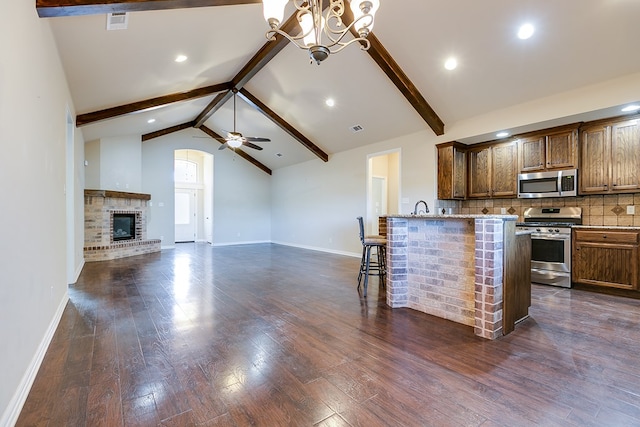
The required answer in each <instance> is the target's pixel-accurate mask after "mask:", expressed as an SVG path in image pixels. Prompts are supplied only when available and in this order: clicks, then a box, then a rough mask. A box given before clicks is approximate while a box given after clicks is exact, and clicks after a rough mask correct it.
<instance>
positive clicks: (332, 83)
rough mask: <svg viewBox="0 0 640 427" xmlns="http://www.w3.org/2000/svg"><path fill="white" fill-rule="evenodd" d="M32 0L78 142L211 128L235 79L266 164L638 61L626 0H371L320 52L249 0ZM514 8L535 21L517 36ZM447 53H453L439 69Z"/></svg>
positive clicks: (609, 73) (224, 119)
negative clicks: (124, 18)
mask: <svg viewBox="0 0 640 427" xmlns="http://www.w3.org/2000/svg"><path fill="white" fill-rule="evenodd" d="M36 9H37V11H38V13H39V15H40V16H41V17H43V19H49V20H50V21H51V26H52V29H53V33H54V36H55V38H56V42H57V45H58V50H59V54H60V57H61V59H62V63H63V66H64V68H65V72H66V74H67V79H68V82H69V86H70V90H71V93H72V96H73V100H74V104H75V108H76V111H77V112H78V116H77V125H78V126H80V127H81V128H82V131H83V135H84V136H85V139H86V140H87V141H89V140H93V139H98V138H104V137H112V136H121V135H142V139H143V141H145V143H153V141H154V139H155V138H156V137H158V136H161V135H164V134H167V133H171V132H180V131H182V130H183V129H186V128H191V127H196V128H199V129H200V131H201V132H200V133H199V134H198V135H201V136H202V137H204V138H210V137H216V136H219V135H223V134H224V131H225V130H231V129H232V127H233V102H232V99H231V98H232V96H233V93H232V92H231V90H232V89H237V90H238V100H237V127H238V130H239V131H241V132H242V133H243V134H244V135H251V136H262V137H268V138H270V139H271V140H272V142H271V143H269V144H265V145H263V147H264V150H262V151H255V150H251V149H248V148H244V149H243V150H244V151H245V152H246V154H245V155H243V156H244V157H245V158H247V160H249V161H251V162H252V163H254V164H255V165H256V166H258V167H260V168H261V169H263V170H265V172H269V171H270V170H272V169H277V168H280V167H284V166H288V165H291V164H295V163H299V162H303V161H307V160H311V159H318V160H319V161H327V160H328V159H329V158H330V156H331V154H334V153H337V152H340V151H344V150H348V149H352V148H355V147H359V146H363V145H366V144H371V143H374V142H378V141H382V140H388V139H392V138H394V137H398V136H402V135H406V134H410V133H415V132H418V131H421V130H425V129H426V130H429V131H430V132H433V133H435V134H437V135H441V134H443V133H444V134H445V135H446V129H447V126H448V125H450V124H452V123H455V122H457V121H461V120H465V119H468V118H471V117H474V116H477V115H481V114H483V113H486V112H488V111H492V110H496V109H500V108H505V107H508V106H512V105H515V104H519V103H523V102H527V101H530V100H533V99H536V98H540V97H544V96H549V95H552V94H555V93H558V92H562V91H567V90H571V89H574V88H578V87H581V86H585V85H589V84H594V83H598V82H601V81H604V80H609V79H613V78H616V77H619V76H623V75H627V74H632V73H636V72H640V55H637V54H635V50H636V49H635V44H636V43H637V40H638V39H640V26H639V25H637V17H638V16H640V2H638V1H634V0H587V1H585V0H565V1H562V2H558V1H557V0H520V1H517V2H514V1H512V0H490V1H485V2H469V1H468V0H434V1H424V0H404V1H402V2H398V1H390V0H382V1H381V6H380V9H379V11H378V14H377V15H376V23H375V28H374V31H373V34H372V36H370V41H371V42H372V47H371V49H370V50H369V51H367V52H364V51H361V50H360V49H358V48H357V46H356V45H354V46H350V47H348V48H347V49H345V50H344V51H342V52H341V53H339V54H336V55H332V56H331V57H329V58H328V59H327V60H326V61H325V62H323V63H322V64H321V65H319V66H318V65H316V64H310V61H309V59H308V56H307V53H306V52H305V51H303V50H300V49H297V48H295V47H294V46H292V45H291V44H289V43H287V42H286V41H284V40H281V41H275V42H269V41H267V40H266V38H265V32H266V30H267V24H266V23H265V22H264V20H263V17H262V4H261V1H260V0H173V1H167V0H162V1H161V0H120V1H117V2H115V1H105V0H102V1H98V0H36ZM119 11H128V12H130V13H129V19H128V29H126V30H116V31H107V30H106V22H107V17H106V13H107V12H119ZM287 12H288V14H287V16H290V15H292V14H293V12H294V8H293V6H292V5H291V4H290V5H289V6H288V9H287ZM348 19H349V18H347V20H348ZM524 22H532V23H533V24H535V25H536V33H535V34H534V37H532V38H531V39H529V40H524V41H523V40H519V39H518V38H517V37H516V36H515V33H516V31H517V28H518V26H519V25H520V24H522V23H524ZM288 25H290V26H291V27H294V19H293V18H291V19H290V20H289V23H288ZM179 54H183V55H186V56H187V57H188V59H187V61H185V62H182V63H177V62H175V61H174V59H175V57H176V56H177V55H179ZM451 55H453V56H456V57H457V59H458V62H459V64H460V65H459V67H458V68H457V69H456V70H453V71H448V70H445V68H444V67H443V63H444V61H445V59H446V58H447V57H449V56H451ZM329 97H331V98H333V99H335V102H336V105H335V106H334V107H332V108H330V107H327V106H326V105H325V103H324V101H325V99H326V98H329ZM150 119H155V121H154V122H153V123H148V121H149V120H150ZM354 126H359V127H361V128H362V130H361V131H360V132H353V130H352V128H353V127H354ZM496 130H498V129H496ZM190 137H193V136H190ZM185 148H188V147H185Z"/></svg>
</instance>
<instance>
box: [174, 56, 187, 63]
mask: <svg viewBox="0 0 640 427" xmlns="http://www.w3.org/2000/svg"><path fill="white" fill-rule="evenodd" d="M186 60H187V57H186V56H185V55H178V56H176V59H175V61H176V62H184V61H186Z"/></svg>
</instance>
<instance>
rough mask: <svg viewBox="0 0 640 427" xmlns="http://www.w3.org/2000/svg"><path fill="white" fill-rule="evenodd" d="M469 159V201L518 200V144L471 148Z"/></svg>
mask: <svg viewBox="0 0 640 427" xmlns="http://www.w3.org/2000/svg"><path fill="white" fill-rule="evenodd" d="M467 156H468V159H469V160H468V169H467V170H468V175H469V179H468V182H469V191H468V193H467V197H469V198H485V199H486V198H491V197H516V195H517V178H518V170H517V166H518V145H517V143H516V142H515V141H509V142H501V143H495V144H486V145H485V144H482V145H481V146H478V147H473V148H470V149H469V150H468V151H467Z"/></svg>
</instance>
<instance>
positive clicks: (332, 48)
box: [262, 0, 380, 64]
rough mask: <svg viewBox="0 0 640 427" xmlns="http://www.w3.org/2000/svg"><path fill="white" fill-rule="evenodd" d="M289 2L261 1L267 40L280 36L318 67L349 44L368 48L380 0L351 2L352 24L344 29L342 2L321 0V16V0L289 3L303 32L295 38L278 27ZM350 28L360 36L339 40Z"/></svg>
mask: <svg viewBox="0 0 640 427" xmlns="http://www.w3.org/2000/svg"><path fill="white" fill-rule="evenodd" d="M288 1H289V0H263V1H262V4H263V12H264V19H265V20H266V21H267V23H268V24H269V26H270V27H271V29H270V30H269V31H267V34H266V37H267V39H268V40H275V37H276V34H280V35H281V36H283V37H286V38H287V39H288V40H289V41H290V42H292V43H293V44H295V45H296V46H297V47H299V48H300V49H306V50H308V51H309V56H310V57H311V62H313V61H316V63H317V64H320V62H322V61H324V60H325V59H327V58H328V57H329V55H330V54H332V53H337V52H340V51H341V50H342V49H344V48H345V47H347V46H349V45H350V44H352V43H356V42H361V47H360V48H361V49H362V50H367V49H369V46H370V43H369V40H367V36H368V35H369V33H370V32H371V30H372V29H373V20H374V15H375V13H376V11H377V10H378V7H379V6H380V0H351V2H350V3H349V4H350V5H351V11H352V12H353V22H352V23H351V24H350V25H348V26H346V27H345V25H344V23H343V22H342V15H343V13H344V12H345V6H344V3H345V2H344V0H324V1H329V5H328V6H326V9H327V11H326V13H325V15H324V16H323V12H324V9H325V7H323V0H292V1H293V4H294V5H295V7H296V9H297V10H298V11H297V13H296V18H297V19H298V24H300V28H301V30H302V31H301V33H300V34H299V35H296V36H291V35H289V34H287V33H286V32H285V31H283V30H282V29H281V28H280V24H281V23H282V19H283V17H284V8H285V6H286V5H287V3H288ZM351 28H354V29H355V31H356V32H357V33H358V36H359V37H355V38H353V39H351V40H349V41H347V42H345V41H342V39H344V37H345V36H346V34H347V33H348V32H349V31H350V30H351Z"/></svg>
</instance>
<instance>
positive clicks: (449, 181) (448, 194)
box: [437, 142, 467, 200]
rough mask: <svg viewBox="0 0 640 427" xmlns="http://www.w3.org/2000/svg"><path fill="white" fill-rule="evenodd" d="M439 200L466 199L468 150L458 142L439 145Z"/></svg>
mask: <svg viewBox="0 0 640 427" xmlns="http://www.w3.org/2000/svg"><path fill="white" fill-rule="evenodd" d="M437 148H438V199H440V200H447V199H464V198H465V196H466V188H467V186H466V183H467V152H466V151H467V149H466V146H465V145H463V144H460V143H457V142H447V143H445V144H439V145H438V146H437Z"/></svg>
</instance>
